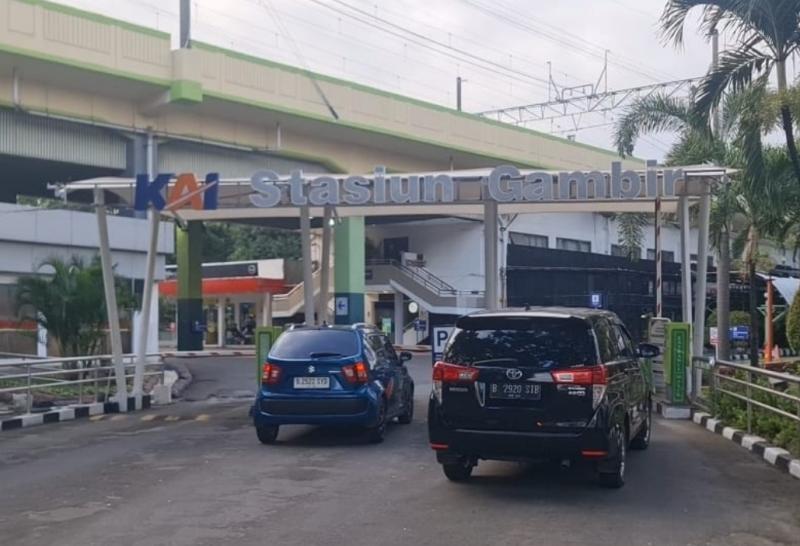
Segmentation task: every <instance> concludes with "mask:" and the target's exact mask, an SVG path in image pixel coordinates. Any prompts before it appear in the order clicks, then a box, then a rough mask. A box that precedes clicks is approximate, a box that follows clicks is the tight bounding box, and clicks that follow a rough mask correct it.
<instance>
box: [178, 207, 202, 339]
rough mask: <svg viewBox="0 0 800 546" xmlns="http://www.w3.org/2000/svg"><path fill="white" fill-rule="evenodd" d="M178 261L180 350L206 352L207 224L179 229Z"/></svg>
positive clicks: (193, 223)
mask: <svg viewBox="0 0 800 546" xmlns="http://www.w3.org/2000/svg"><path fill="white" fill-rule="evenodd" d="M175 253H176V254H177V262H178V350H179V351H199V350H202V349H203V330H202V328H201V326H202V325H204V324H205V321H204V319H203V223H202V222H198V221H194V222H188V225H187V226H186V229H182V228H176V230H175Z"/></svg>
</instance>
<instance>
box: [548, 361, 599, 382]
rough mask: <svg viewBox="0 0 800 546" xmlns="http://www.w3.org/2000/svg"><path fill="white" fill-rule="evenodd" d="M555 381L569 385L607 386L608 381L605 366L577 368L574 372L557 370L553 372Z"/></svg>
mask: <svg viewBox="0 0 800 546" xmlns="http://www.w3.org/2000/svg"><path fill="white" fill-rule="evenodd" d="M550 375H552V376H553V381H554V382H556V383H559V384H569V385H605V384H606V382H607V381H608V378H607V377H606V367H605V366H602V365H601V366H592V367H591V368H577V369H574V370H556V371H554V372H551V374H550Z"/></svg>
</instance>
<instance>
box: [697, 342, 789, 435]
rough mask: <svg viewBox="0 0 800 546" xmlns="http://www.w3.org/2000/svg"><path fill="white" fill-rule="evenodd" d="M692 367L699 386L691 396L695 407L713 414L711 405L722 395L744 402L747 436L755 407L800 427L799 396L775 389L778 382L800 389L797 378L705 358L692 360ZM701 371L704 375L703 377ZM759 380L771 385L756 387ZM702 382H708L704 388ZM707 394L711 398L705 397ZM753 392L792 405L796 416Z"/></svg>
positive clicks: (751, 425)
mask: <svg viewBox="0 0 800 546" xmlns="http://www.w3.org/2000/svg"><path fill="white" fill-rule="evenodd" d="M692 368H693V369H694V370H696V371H699V372H700V373H699V374H695V375H696V376H698V377H699V378H700V384H699V385H698V386H697V387H696V388H695V393H694V397H693V401H694V403H695V404H696V405H698V406H700V407H703V408H704V409H708V410H710V411H713V409H714V405H715V404H716V402H717V400H718V398H719V397H720V396H722V395H724V396H730V397H731V398H734V399H736V400H740V401H741V402H744V404H745V407H746V411H747V432H748V433H751V432H752V429H753V409H754V408H759V409H761V410H765V411H769V412H771V413H773V414H775V415H780V416H781V417H784V418H786V419H790V420H792V421H795V422H797V424H798V427H800V397H798V396H795V395H793V394H790V393H788V392H786V391H785V390H782V389H780V388H778V384H780V383H786V384H791V385H798V386H800V375H795V374H790V373H785V372H776V371H773V370H765V369H763V368H757V367H753V366H749V365H746V364H738V363H736V362H731V361H728V360H715V359H713V358H706V357H694V358H692ZM703 372H706V373H705V374H703ZM732 372H733V373H732ZM736 372H744V377H742V374H741V373H740V374H739V376H738V377H737V376H736ZM704 376H705V377H704ZM758 379H768V380H772V381H773V382H774V383H773V382H770V383H772V384H770V385H764V384H759V383H758ZM704 381H707V385H704V384H703V382H704ZM706 392H707V393H708V394H709V395H710V399H708V398H706V397H705V393H706ZM755 393H766V394H769V395H772V396H775V397H777V399H780V400H784V401H785V402H787V403H789V404H793V405H795V406H796V409H795V413H790V412H789V411H787V410H786V409H784V408H780V407H776V405H775V404H777V402H775V404H770V403H768V402H765V401H763V400H756V399H755V397H754V394H755ZM762 398H763V397H762Z"/></svg>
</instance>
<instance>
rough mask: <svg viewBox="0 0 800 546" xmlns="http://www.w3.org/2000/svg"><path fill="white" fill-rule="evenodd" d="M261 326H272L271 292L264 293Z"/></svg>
mask: <svg viewBox="0 0 800 546" xmlns="http://www.w3.org/2000/svg"><path fill="white" fill-rule="evenodd" d="M261 326H272V294H271V293H270V292H265V293H264V294H263V295H262V300H261Z"/></svg>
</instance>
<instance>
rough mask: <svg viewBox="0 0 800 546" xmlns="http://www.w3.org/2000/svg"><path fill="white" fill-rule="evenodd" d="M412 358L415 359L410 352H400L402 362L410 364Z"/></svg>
mask: <svg viewBox="0 0 800 546" xmlns="http://www.w3.org/2000/svg"><path fill="white" fill-rule="evenodd" d="M412 358H414V355H413V354H411V353H410V352H408V351H401V352H400V362H408V361H409V360H411V359H412Z"/></svg>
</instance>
